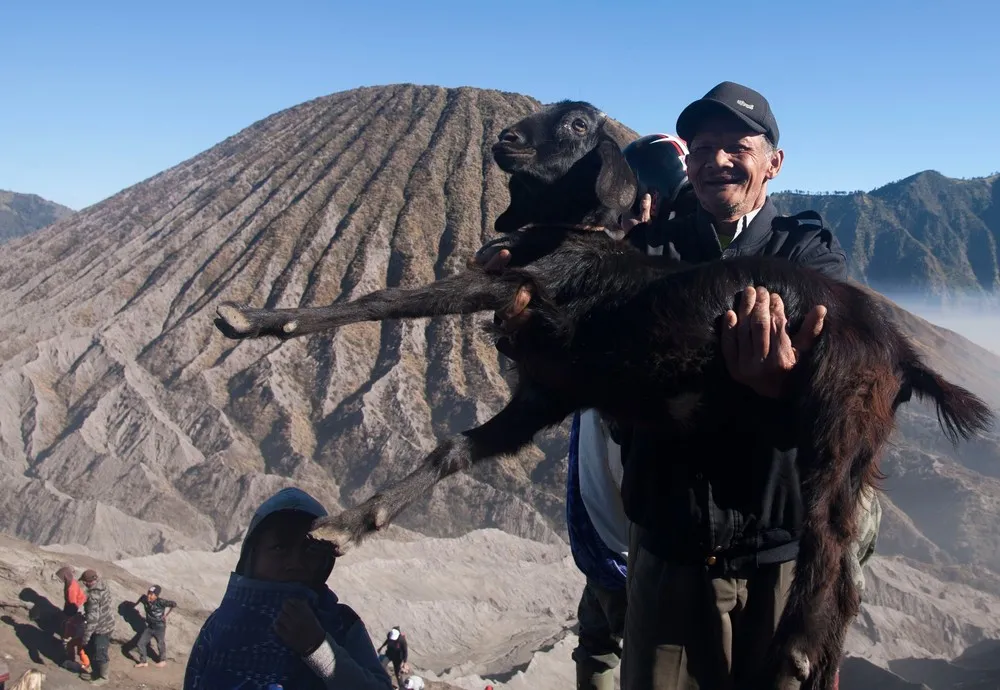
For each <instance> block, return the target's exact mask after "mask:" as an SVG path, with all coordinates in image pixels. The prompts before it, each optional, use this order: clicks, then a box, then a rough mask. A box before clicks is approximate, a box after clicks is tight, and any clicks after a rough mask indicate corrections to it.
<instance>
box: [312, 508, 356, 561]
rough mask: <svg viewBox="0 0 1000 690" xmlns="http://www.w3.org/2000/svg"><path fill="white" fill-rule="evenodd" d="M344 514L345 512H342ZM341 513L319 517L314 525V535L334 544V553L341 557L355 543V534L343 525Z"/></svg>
mask: <svg viewBox="0 0 1000 690" xmlns="http://www.w3.org/2000/svg"><path fill="white" fill-rule="evenodd" d="M341 515H343V513H341ZM340 517H341V516H340V515H335V516H331V517H324V518H319V519H318V520H316V522H314V523H313V526H312V530H311V532H312V535H313V536H314V537H315V538H316V539H321V540H323V541H328V542H330V543H331V544H332V545H333V555H334V556H336V557H337V558H340V557H341V556H343V555H344V554H346V553H347V552H348V551H350V550H351V547H352V546H354V544H355V539H354V536H353V535H352V534H351V532H350V530H348V529H346V528H345V527H343V526H341V524H340V522H342V521H341V520H340V519H339V518H340Z"/></svg>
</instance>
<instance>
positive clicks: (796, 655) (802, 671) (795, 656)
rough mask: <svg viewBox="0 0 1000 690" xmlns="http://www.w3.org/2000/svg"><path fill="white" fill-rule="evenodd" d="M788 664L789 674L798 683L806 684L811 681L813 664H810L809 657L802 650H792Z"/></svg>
mask: <svg viewBox="0 0 1000 690" xmlns="http://www.w3.org/2000/svg"><path fill="white" fill-rule="evenodd" d="M786 663H787V665H788V671H789V673H790V674H791V675H792V676H794V677H795V679H796V680H797V681H799V682H800V683H805V682H806V681H807V680H809V676H810V675H811V674H812V664H811V663H810V662H809V657H808V656H807V655H806V653H805V652H803V651H802V650H801V649H796V648H792V649H790V650H789V651H788V656H787V657H786Z"/></svg>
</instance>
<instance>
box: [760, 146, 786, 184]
mask: <svg viewBox="0 0 1000 690" xmlns="http://www.w3.org/2000/svg"><path fill="white" fill-rule="evenodd" d="M784 162H785V152H784V150H782V149H775V150H774V153H772V154H771V158H770V160H768V166H767V173H766V175H765V177H766V178H767V179H768V180H773V179H774V178H776V177H777V176H778V173H779V172H781V164H782V163H784Z"/></svg>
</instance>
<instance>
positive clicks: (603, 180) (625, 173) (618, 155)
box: [595, 139, 639, 212]
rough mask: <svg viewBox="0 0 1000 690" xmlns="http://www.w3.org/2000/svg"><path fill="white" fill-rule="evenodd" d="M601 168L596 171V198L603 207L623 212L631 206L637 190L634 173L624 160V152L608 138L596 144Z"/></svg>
mask: <svg viewBox="0 0 1000 690" xmlns="http://www.w3.org/2000/svg"><path fill="white" fill-rule="evenodd" d="M597 156H598V158H599V159H600V161H601V170H600V172H598V173H597V186H596V189H595V191H596V192H597V199H598V201H600V202H601V204H603V205H604V206H605V207H607V208H609V209H612V210H614V211H619V212H623V211H625V210H626V209H628V208H629V207H630V206H632V202H633V201H635V195H636V193H637V192H638V191H639V184H638V182H637V181H636V178H635V173H633V172H632V168H630V167H629V165H628V161H626V160H625V154H623V153H622V152H621V149H619V148H618V145H617V144H616V143H615V142H613V141H611V140H610V139H605V140H603V141H602V142H601V143H600V144H598V145H597Z"/></svg>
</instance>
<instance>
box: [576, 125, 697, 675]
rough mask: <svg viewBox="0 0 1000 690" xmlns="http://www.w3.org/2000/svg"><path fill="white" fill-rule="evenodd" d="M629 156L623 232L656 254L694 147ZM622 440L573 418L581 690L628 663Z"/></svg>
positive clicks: (649, 146)
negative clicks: (648, 226)
mask: <svg viewBox="0 0 1000 690" xmlns="http://www.w3.org/2000/svg"><path fill="white" fill-rule="evenodd" d="M622 153H623V154H624V155H625V159H626V160H627V161H628V163H629V166H630V167H631V168H632V171H633V172H634V173H635V174H636V177H637V178H638V182H639V193H638V194H637V203H636V206H634V207H633V209H632V213H631V214H629V215H627V216H626V217H625V218H623V219H622V226H623V227H624V228H626V229H628V230H630V234H629V241H631V242H633V243H634V244H636V245H637V246H639V247H640V249H642V251H644V252H648V253H656V252H655V251H654V250H652V249H650V248H647V247H646V246H644V245H643V241H644V236H643V235H642V233H641V229H642V228H643V227H645V226H644V225H641V224H642V223H646V222H648V221H649V220H650V218H651V217H654V216H655V215H656V214H657V213H667V214H670V213H672V211H671V209H672V208H673V207H674V205H675V204H677V203H678V201H679V199H680V197H681V191H682V190H683V188H684V187H685V185H687V174H686V167H685V164H684V156H685V155H686V154H687V148H686V146H685V144H684V142H683V141H682V140H681V139H678V138H677V137H675V136H672V135H669V134H650V135H647V136H644V137H640V138H639V139H636V140H635V141H633V142H632V143H630V144H629V145H628V146H626V147H625V148H624V149H623V150H622ZM636 228H639V230H637V231H636V232H635V233H632V232H631V230H633V229H636ZM616 433H617V430H616V429H615V428H614V426H613V424H611V423H609V422H608V421H607V420H605V419H603V418H602V417H601V415H600V413H598V412H597V411H596V410H582V411H579V412H577V413H575V414H574V415H573V423H572V426H571V428H570V440H569V464H568V471H567V475H566V526H567V532H568V534H569V544H570V551H571V553H572V554H573V560H574V562H575V563H576V566H577V568H578V569H579V570H580V572H582V573H583V574H584V575H585V576H586V578H587V580H586V584H585V585H584V588H583V592H582V594H581V596H580V602H579V604H578V606H577V621H578V623H579V632H578V643H577V646H576V648H575V649H574V650H573V661H574V662H575V663H576V687H577V690H613V688H614V669H615V668H616V667H617V666H618V664H619V663H620V662H621V656H622V637H623V635H624V632H625V612H626V609H627V596H626V594H627V591H626V583H627V561H628V534H629V520H628V517H626V515H625V509H624V507H623V505H622V497H621V481H622V473H623V467H622V454H621V448H620V446H619V443H620V440H619V439H618V438H616Z"/></svg>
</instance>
